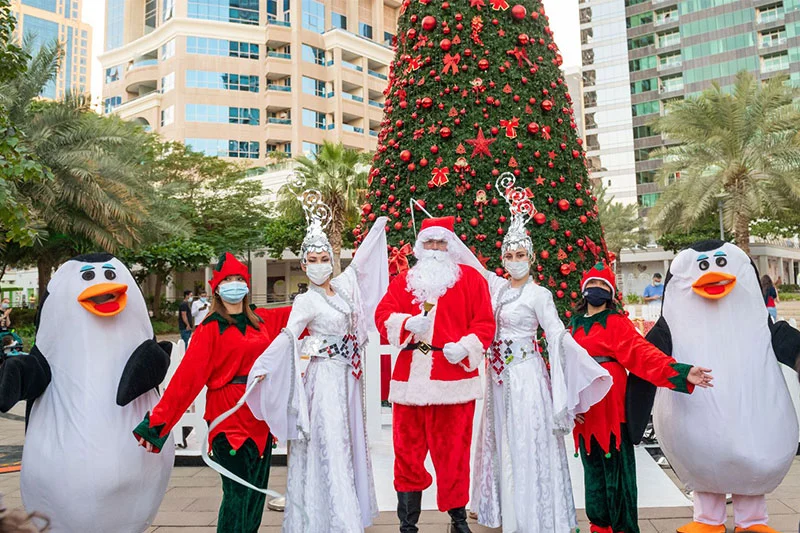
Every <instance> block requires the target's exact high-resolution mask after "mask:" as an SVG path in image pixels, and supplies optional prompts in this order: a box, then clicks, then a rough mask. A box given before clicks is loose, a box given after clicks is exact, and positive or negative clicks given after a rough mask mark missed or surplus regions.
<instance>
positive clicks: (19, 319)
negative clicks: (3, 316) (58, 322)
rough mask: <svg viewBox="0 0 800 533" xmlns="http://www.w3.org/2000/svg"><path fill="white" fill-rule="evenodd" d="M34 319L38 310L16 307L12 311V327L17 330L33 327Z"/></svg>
mask: <svg viewBox="0 0 800 533" xmlns="http://www.w3.org/2000/svg"><path fill="white" fill-rule="evenodd" d="M34 318H36V309H25V308H23V307H15V308H14V309H12V310H11V325H12V326H13V327H15V328H22V327H25V326H33V319H34Z"/></svg>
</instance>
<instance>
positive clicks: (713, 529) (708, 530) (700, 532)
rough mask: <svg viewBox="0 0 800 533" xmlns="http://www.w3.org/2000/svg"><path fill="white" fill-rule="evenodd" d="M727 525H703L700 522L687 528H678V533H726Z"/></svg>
mask: <svg viewBox="0 0 800 533" xmlns="http://www.w3.org/2000/svg"><path fill="white" fill-rule="evenodd" d="M726 531H727V530H726V529H725V524H720V525H718V526H712V525H711V524H702V523H700V522H689V523H688V524H686V525H685V526H681V527H679V528H678V533H725V532H726Z"/></svg>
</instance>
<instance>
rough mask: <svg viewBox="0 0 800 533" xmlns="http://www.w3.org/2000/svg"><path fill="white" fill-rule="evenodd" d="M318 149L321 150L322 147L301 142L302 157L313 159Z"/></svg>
mask: <svg viewBox="0 0 800 533" xmlns="http://www.w3.org/2000/svg"><path fill="white" fill-rule="evenodd" d="M320 149H322V147H321V146H320V145H318V144H314V143H309V142H303V155H304V156H306V157H308V158H310V159H314V158H315V157H316V156H317V154H318V153H319V151H320Z"/></svg>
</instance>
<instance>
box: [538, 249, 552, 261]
mask: <svg viewBox="0 0 800 533" xmlns="http://www.w3.org/2000/svg"><path fill="white" fill-rule="evenodd" d="M539 257H541V258H542V259H548V258H549V257H550V252H548V251H547V250H542V251H541V252H539Z"/></svg>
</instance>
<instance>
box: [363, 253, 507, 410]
mask: <svg viewBox="0 0 800 533" xmlns="http://www.w3.org/2000/svg"><path fill="white" fill-rule="evenodd" d="M460 268H461V274H460V277H459V279H458V281H456V283H455V285H453V286H452V287H451V288H450V289H448V290H447V292H446V293H445V294H444V295H443V296H442V297H441V298H439V300H438V302H436V306H435V307H434V308H433V309H432V310H431V311H430V312H429V313H428V316H430V317H431V318H432V322H433V328H432V331H428V332H427V333H425V334H421V335H419V338H414V336H413V335H412V334H411V332H409V331H408V330H406V329H405V323H406V321H407V320H408V319H409V318H410V317H411V316H413V315H417V314H420V313H421V312H422V310H421V305H420V304H419V303H414V301H413V300H414V295H413V293H412V292H411V291H410V290H409V289H408V286H407V282H406V275H407V272H404V273H403V274H401V275H399V276H397V277H396V278H395V279H394V280H393V281H392V283H391V284H390V285H389V289H388V291H387V292H386V295H385V296H384V297H383V299H382V300H381V302H380V303H379V304H378V307H377V309H376V311H375V324H376V325H377V326H378V329H379V331H380V333H381V335H382V336H383V337H384V338H386V339H388V341H389V342H390V343H391V344H392V345H393V346H397V347H399V348H401V352H400V354H399V355H398V357H397V363H396V364H395V367H394V372H393V374H392V381H391V385H390V389H389V401H390V402H392V403H399V404H402V405H448V404H459V403H466V402H469V401H471V400H474V399H477V398H480V396H481V383H480V377H479V376H478V366H479V365H480V364H481V363H482V362H483V357H484V353H485V352H486V349H487V348H488V346H489V344H491V342H492V339H493V338H494V332H495V321H494V314H493V312H492V301H491V296H490V294H489V287H488V285H487V283H486V280H485V279H484V278H483V276H482V275H481V274H480V273H479V272H478V271H477V270H475V269H473V268H472V267H468V266H463V265H462V266H461V267H460ZM415 341H424V342H427V343H429V344H430V345H431V346H434V347H437V348H443V347H444V346H445V344H447V343H449V342H459V343H460V344H461V345H462V346H463V347H464V348H466V349H467V352H468V355H467V357H465V358H464V359H463V360H462V361H460V362H459V363H458V364H452V363H450V362H449V361H448V360H447V359H446V358H445V356H444V354H443V353H442V352H441V351H440V350H434V351H431V352H429V353H428V354H427V355H426V354H423V353H422V352H420V351H419V350H414V351H413V352H412V351H411V350H402V348H403V347H405V346H406V345H407V344H408V343H410V342H415Z"/></svg>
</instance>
